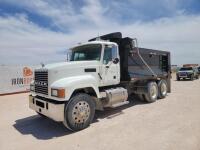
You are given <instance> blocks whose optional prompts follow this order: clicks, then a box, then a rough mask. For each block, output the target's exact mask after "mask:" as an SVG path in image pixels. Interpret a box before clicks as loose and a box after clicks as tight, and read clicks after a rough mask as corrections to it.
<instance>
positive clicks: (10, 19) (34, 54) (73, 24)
mask: <svg viewBox="0 0 200 150" xmlns="http://www.w3.org/2000/svg"><path fill="white" fill-rule="evenodd" d="M8 1H10V3H11V2H12V3H15V4H17V3H18V2H17V1H16V0H8ZM22 1H23V2H21V3H18V4H17V5H21V6H22V7H26V8H27V9H30V11H32V10H34V11H35V12H37V13H38V14H40V15H44V16H48V17H50V18H52V20H54V22H55V24H57V25H58V26H59V27H60V28H62V29H63V30H65V28H70V29H71V31H73V32H69V33H61V32H55V31H51V30H49V29H47V28H42V27H40V26H38V25H37V24H35V23H33V22H31V21H30V20H29V18H28V16H27V15H26V14H16V15H14V16H9V15H7V16H5V17H0V63H1V64H7V63H17V64H20V63H26V64H28V63H32V64H38V63H40V62H52V61H59V60H64V59H65V56H64V54H61V53H59V52H60V51H64V50H65V49H67V48H69V47H72V46H73V45H74V44H76V43H78V42H85V41H87V40H88V39H89V38H92V37H94V36H97V35H98V34H106V33H110V32H116V31H120V32H122V33H123V35H124V36H130V37H137V38H138V39H139V44H140V46H141V47H146V48H154V49H163V50H169V51H171V53H172V62H173V63H174V64H176V63H178V64H181V63H200V59H199V58H200V51H199V49H200V30H198V28H199V26H200V16H198V15H197V16H192V15H184V14H182V13H180V14H179V15H176V16H174V17H172V18H161V19H158V20H154V21H152V22H147V23H144V22H135V23H129V24H125V25H121V24H119V23H117V22H114V21H113V20H112V19H110V18H108V17H107V16H105V15H104V12H105V11H106V10H107V9H108V8H107V7H104V6H103V5H102V3H100V2H97V1H92V0H87V1H86V5H84V6H83V7H82V9H81V10H80V13H77V12H75V10H74V8H73V7H72V4H71V2H70V1H65V3H67V5H60V4H59V3H57V1H50V3H47V2H46V1H42V0H35V1H28V0H22ZM165 1H166V2H168V0H165ZM174 5H176V3H174ZM174 7H175V6H174Z"/></svg>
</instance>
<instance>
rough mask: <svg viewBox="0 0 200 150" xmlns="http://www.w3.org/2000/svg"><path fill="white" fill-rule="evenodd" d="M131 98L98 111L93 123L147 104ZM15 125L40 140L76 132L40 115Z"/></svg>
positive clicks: (24, 133)
mask: <svg viewBox="0 0 200 150" xmlns="http://www.w3.org/2000/svg"><path fill="white" fill-rule="evenodd" d="M131 99H134V101H133V100H130V103H129V104H127V105H123V106H121V107H117V108H114V109H106V110H105V111H97V112H96V114H95V118H94V121H93V123H95V122H99V120H98V119H99V118H100V119H103V118H106V119H112V118H113V117H116V116H119V115H121V114H123V110H124V109H126V108H129V107H132V106H134V105H141V104H146V103H145V102H142V101H140V100H138V98H135V97H134V98H133V97H132V98H131ZM13 126H14V128H15V129H17V130H18V131H19V132H20V133H21V134H23V135H27V134H31V135H32V136H34V137H35V138H37V139H40V140H49V139H52V138H56V137H61V136H65V135H69V134H72V133H74V132H72V131H70V130H68V129H67V128H66V127H64V125H63V124H62V123H58V122H55V121H53V120H50V119H48V118H45V117H41V116H39V115H34V116H30V117H26V118H23V119H19V120H16V121H15V124H14V125H13Z"/></svg>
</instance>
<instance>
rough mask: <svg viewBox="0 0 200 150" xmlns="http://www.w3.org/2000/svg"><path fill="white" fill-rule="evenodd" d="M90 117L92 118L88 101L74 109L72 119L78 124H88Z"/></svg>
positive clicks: (81, 102)
mask: <svg viewBox="0 0 200 150" xmlns="http://www.w3.org/2000/svg"><path fill="white" fill-rule="evenodd" d="M89 116H90V107H89V104H88V103H87V102H86V101H80V102H78V103H77V104H76V105H75V106H74V107H73V109H72V119H73V121H74V123H76V124H80V123H84V122H86V120H87V119H88V118H89Z"/></svg>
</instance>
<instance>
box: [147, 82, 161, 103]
mask: <svg viewBox="0 0 200 150" xmlns="http://www.w3.org/2000/svg"><path fill="white" fill-rule="evenodd" d="M144 98H145V100H146V101H147V102H149V103H152V102H155V101H156V100H157V98H158V86H157V84H156V82H149V83H148V84H147V93H146V94H144Z"/></svg>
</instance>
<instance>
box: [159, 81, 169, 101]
mask: <svg viewBox="0 0 200 150" xmlns="http://www.w3.org/2000/svg"><path fill="white" fill-rule="evenodd" d="M166 96H167V82H166V80H160V81H159V82H158V98H165V97H166Z"/></svg>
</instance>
